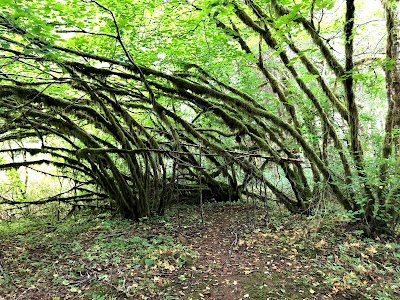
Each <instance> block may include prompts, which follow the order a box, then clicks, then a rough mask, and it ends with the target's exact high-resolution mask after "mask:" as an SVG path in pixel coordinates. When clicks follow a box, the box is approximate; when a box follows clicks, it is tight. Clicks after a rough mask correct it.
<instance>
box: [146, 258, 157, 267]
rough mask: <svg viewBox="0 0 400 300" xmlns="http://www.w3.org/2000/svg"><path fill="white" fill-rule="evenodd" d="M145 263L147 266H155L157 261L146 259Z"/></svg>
mask: <svg viewBox="0 0 400 300" xmlns="http://www.w3.org/2000/svg"><path fill="white" fill-rule="evenodd" d="M144 263H145V264H146V266H152V265H154V263H155V260H154V259H152V258H146V259H145V260H144Z"/></svg>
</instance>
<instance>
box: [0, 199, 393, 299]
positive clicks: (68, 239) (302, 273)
mask: <svg viewBox="0 0 400 300" xmlns="http://www.w3.org/2000/svg"><path fill="white" fill-rule="evenodd" d="M264 215H265V213H264V209H263V207H262V206H257V207H256V206H252V205H248V204H243V203H237V204H225V205H221V204H218V203H217V204H207V205H206V206H205V209H204V223H202V222H201V221H200V219H201V218H200V214H199V210H198V208H193V207H189V206H185V207H182V206H181V207H179V208H175V209H173V210H171V211H170V212H169V214H168V215H167V216H166V217H162V218H156V219H152V220H142V221H141V222H137V223H132V222H129V221H126V220H120V219H117V218H114V219H113V218H110V217H109V216H107V215H103V216H99V217H96V218H95V217H90V216H85V215H83V214H80V215H77V216H75V217H73V218H69V219H68V220H64V221H63V222H48V220H45V219H42V220H40V219H36V220H29V219H24V220H19V221H18V222H16V221H14V222H3V223H0V299H51V300H56V299H97V300H100V299H170V300H172V299H221V300H223V299H226V300H230V299H233V300H234V299H400V264H399V263H400V244H399V239H398V238H393V237H391V238H389V237H382V238H376V239H368V238H363V237H362V232H361V231H357V230H352V228H351V226H350V225H349V223H347V222H344V221H343V220H341V219H343V218H342V217H341V216H340V215H339V214H332V212H330V213H328V212H327V213H326V214H320V215H319V216H314V217H305V216H289V215H288V214H286V213H285V212H283V211H279V210H275V212H274V214H273V215H271V216H270V220H269V222H265V220H264V218H263V217H264Z"/></svg>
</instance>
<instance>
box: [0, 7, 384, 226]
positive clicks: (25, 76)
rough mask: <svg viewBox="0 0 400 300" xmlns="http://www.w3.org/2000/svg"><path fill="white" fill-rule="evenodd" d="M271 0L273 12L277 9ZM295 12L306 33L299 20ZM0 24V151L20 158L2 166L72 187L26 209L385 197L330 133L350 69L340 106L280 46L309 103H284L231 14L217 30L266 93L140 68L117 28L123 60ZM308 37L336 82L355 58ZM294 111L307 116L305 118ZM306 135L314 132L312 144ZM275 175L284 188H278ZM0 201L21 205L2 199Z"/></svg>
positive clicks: (133, 214)
mask: <svg viewBox="0 0 400 300" xmlns="http://www.w3.org/2000/svg"><path fill="white" fill-rule="evenodd" d="M273 2H274V3H275V9H276V13H278V14H281V15H284V14H285V13H288V12H287V11H285V10H284V8H283V7H280V6H279V5H278V4H277V3H276V1H273ZM252 9H253V13H254V14H260V13H263V12H262V11H261V10H260V11H257V10H258V9H259V8H258V7H257V6H253V7H252ZM235 13H236V16H237V19H238V20H239V21H240V22H242V24H244V25H245V26H248V27H249V28H250V29H252V30H253V31H254V32H255V33H256V34H259V35H260V42H261V41H262V42H263V43H265V45H266V46H267V47H270V48H271V49H275V48H276V47H277V43H278V42H277V41H276V40H275V39H274V38H273V36H272V35H271V33H270V31H269V30H270V29H269V27H268V26H269V25H268V26H267V25H266V24H264V26H263V27H259V26H258V25H257V24H256V23H255V22H254V19H255V18H254V16H251V15H248V14H247V13H246V12H245V11H244V10H241V9H240V8H239V7H236V12H235ZM349 17H351V15H349ZM296 21H297V22H299V23H303V24H302V25H303V26H304V28H305V29H306V30H307V29H310V26H311V25H310V24H308V23H307V21H306V20H304V19H301V18H299V19H298V20H296ZM0 25H1V27H2V32H3V34H2V40H5V41H7V43H8V44H9V45H11V46H9V47H7V48H3V49H2V51H3V52H4V53H6V54H7V55H4V56H3V57H2V62H3V71H2V73H1V75H0V76H1V86H0V107H1V108H0V119H1V127H0V130H1V132H0V142H1V143H2V149H1V151H2V152H3V153H12V154H13V155H24V156H25V157H26V156H27V155H28V156H29V159H26V160H24V161H22V162H21V161H19V162H10V163H3V164H2V165H1V166H0V168H1V169H3V170H5V169H10V168H19V167H21V166H24V167H27V168H35V167H36V166H38V165H41V164H50V165H53V166H55V167H57V168H58V169H59V170H61V171H62V172H61V173H60V174H61V175H60V174H58V175H55V174H48V175H49V176H51V175H53V176H61V177H63V178H67V179H69V180H71V181H72V182H74V187H73V188H72V189H70V190H67V191H65V192H64V193H61V194H58V195H54V196H51V197H49V198H47V199H42V200H41V201H39V202H36V204H38V203H41V204H44V203H50V202H63V203H67V204H70V205H88V206H90V205H91V204H92V203H101V205H102V206H103V207H105V208H109V209H112V210H114V211H118V212H120V213H121V214H123V215H124V216H125V217H128V218H133V219H138V218H141V217H146V216H151V215H153V214H163V213H164V211H165V209H166V208H167V207H168V206H169V205H170V204H172V203H176V202H177V201H181V202H184V203H186V202H195V201H198V199H200V200H202V201H208V200H211V199H213V200H215V201H237V200H239V199H240V198H241V197H243V195H247V196H248V195H250V194H251V195H250V196H254V197H259V199H263V197H268V198H270V199H274V200H276V201H278V202H279V203H282V204H283V205H284V206H285V207H286V208H287V209H288V210H289V211H291V212H302V213H310V212H312V208H313V205H314V204H315V202H316V201H318V196H319V195H320V194H321V187H322V188H324V189H326V190H327V191H328V192H329V194H330V196H331V197H332V198H334V199H336V200H337V201H338V202H339V203H340V204H341V205H342V206H343V207H344V208H346V209H347V210H353V211H357V210H359V209H360V206H359V203H358V202H357V201H356V200H355V193H356V192H360V193H362V194H363V195H366V198H367V199H370V202H368V203H367V206H366V210H367V213H370V214H371V212H368V207H369V208H371V207H372V206H373V205H374V201H378V200H379V201H380V200H382V199H384V196H385V194H384V193H380V194H379V193H378V195H376V194H375V193H374V192H372V189H373V187H371V186H368V185H362V186H360V187H357V189H358V190H359V191H358V190H357V191H355V188H353V187H354V186H353V185H352V184H353V183H352V178H353V176H354V174H358V175H359V177H361V178H362V177H363V175H362V174H364V173H363V168H364V165H363V162H362V157H361V155H362V151H361V150H360V149H359V148H357V147H359V140H358V139H359V137H358V136H357V134H350V136H351V139H352V140H351V141H350V143H349V145H348V144H347V143H346V144H343V142H342V140H341V139H340V138H339V134H340V130H341V129H340V128H347V129H346V130H349V132H350V133H354V132H356V131H357V128H355V126H356V125H357V124H356V123H354V122H355V121H354V119H353V116H355V115H354V114H349V110H351V109H354V107H352V106H351V103H352V101H353V100H354V99H353V98H354V95H353V98H352V90H351V89H352V87H351V84H352V82H351V78H350V79H348V80H341V81H340V82H341V83H342V84H343V89H344V90H345V91H346V92H347V98H348V99H347V102H343V101H341V100H339V98H338V96H337V94H335V91H333V90H332V89H330V87H329V86H328V84H327V82H326V81H324V79H323V77H322V76H321V74H320V73H319V71H318V69H317V68H316V67H315V65H314V64H313V63H312V62H311V61H310V60H308V59H307V57H306V56H304V55H303V56H301V61H300V63H301V64H302V66H303V67H305V68H306V69H307V70H308V73H309V74H310V76H314V77H313V78H318V88H319V89H320V91H321V93H323V95H324V96H323V97H322V98H321V97H317V96H316V95H315V93H314V92H313V91H312V90H311V89H310V88H309V87H308V86H307V84H306V83H305V82H304V81H303V79H302V78H301V77H300V76H299V75H298V74H297V71H296V69H295V68H294V67H293V66H292V65H291V64H290V63H289V58H288V56H287V54H286V52H280V53H279V54H278V56H279V59H280V60H281V62H282V63H283V66H284V67H285V68H286V72H287V74H289V75H288V76H291V78H292V79H293V80H294V82H295V84H297V86H298V92H301V93H302V96H301V97H305V99H307V101H303V102H302V103H301V105H300V104H296V107H295V105H293V104H292V102H291V101H290V99H292V97H293V96H296V97H299V96H298V94H296V95H293V93H294V92H293V90H288V89H287V88H286V87H285V85H283V84H282V82H280V80H279V79H278V78H277V74H274V72H273V71H272V70H270V69H268V68H267V67H266V66H264V63H263V60H262V57H261V55H259V56H258V54H257V53H254V52H253V50H251V49H250V47H249V46H248V45H247V44H246V40H245V39H244V38H243V37H242V36H241V34H240V31H239V30H238V28H237V27H236V26H235V24H233V23H232V24H230V25H229V24H225V23H223V22H221V21H217V22H216V25H217V26H218V27H219V28H220V29H221V30H222V31H223V32H226V34H227V35H231V36H232V37H233V38H234V39H235V41H236V42H237V43H238V45H239V46H240V48H241V50H242V51H243V53H245V54H246V55H250V56H253V57H254V60H253V62H254V68H255V69H256V70H257V72H258V74H259V76H260V77H262V78H264V79H265V81H266V84H265V87H264V88H265V89H267V91H268V93H269V95H273V96H271V97H268V98H262V99H259V98H254V97H252V96H250V95H248V94H246V93H244V92H242V91H241V90H238V89H236V88H235V87H233V86H230V85H228V84H226V83H224V82H221V81H220V80H218V78H215V77H214V76H212V75H210V74H209V73H208V72H207V71H206V70H204V69H203V68H201V67H200V66H197V65H195V64H187V65H184V66H182V67H181V68H180V69H176V70H175V71H174V72H162V71H159V70H157V69H155V68H151V67H148V66H143V65H140V63H138V62H136V61H135V58H134V57H131V55H130V54H129V52H128V50H126V48H125V47H124V44H123V42H122V40H121V37H120V36H119V33H118V34H117V35H116V36H115V39H116V40H117V41H119V42H120V45H121V49H122V50H123V53H124V55H123V56H122V57H121V58H120V59H111V58H108V57H102V56H98V55H95V54H92V53H87V52H83V51H78V50H73V49H69V48H64V47H62V46H58V45H56V44H52V43H51V42H49V41H46V40H41V39H39V38H37V37H35V36H33V35H32V36H30V35H29V34H28V33H27V32H26V31H25V30H24V29H23V28H21V27H19V26H17V25H16V24H14V23H13V22H12V21H10V20H9V19H7V18H5V17H1V19H0ZM271 26H272V25H271ZM307 26H308V27H307ZM350 29H351V28H350ZM350 31H351V30H350ZM309 34H310V35H311V36H312V38H313V39H314V40H315V43H316V46H317V48H318V49H320V51H321V52H322V54H323V56H324V57H325V59H326V60H327V61H328V63H329V67H330V68H331V75H332V76H336V77H337V78H341V77H342V76H343V74H345V72H346V70H347V69H346V68H351V67H352V65H351V64H350V65H348V66H347V65H346V67H343V66H342V65H341V64H340V63H339V62H338V61H337V60H335V58H334V57H333V56H331V55H330V54H329V49H328V48H327V47H326V45H325V44H324V42H323V40H322V39H321V40H318V36H315V35H314V36H313V31H312V30H309ZM288 45H289V46H290V49H289V50H290V51H291V52H292V53H295V54H296V53H299V52H300V50H299V49H298V48H297V47H296V46H295V44H293V43H289V44H288ZM349 45H351V43H349ZM349 47H350V46H349ZM289 50H288V51H289ZM346 50H348V51H350V50H351V49H346ZM260 53H261V52H260ZM7 68H8V70H9V71H8V72H6V71H7ZM5 70H6V71H5ZM31 74H36V76H32V75H31ZM327 107H328V108H327ZM304 111H311V112H312V115H313V117H311V118H310V119H308V120H304V118H305V115H303V114H302V112H304ZM333 124H336V125H333ZM338 128H339V129H338ZM354 128H355V129H354ZM311 134H313V136H320V137H321V138H320V139H319V140H317V141H316V140H315V139H313V138H312V136H311ZM388 156H389V155H388ZM332 161H337V167H336V170H333V169H332V168H330V162H332ZM383 169H384V168H383ZM385 170H386V171H387V168H386V169H385ZM382 174H384V172H383V173H382ZM282 178H283V179H282ZM281 180H284V181H285V182H286V183H287V184H285V185H280V184H279V182H280V181H281ZM254 184H256V185H257V186H258V187H260V191H262V192H261V193H260V192H257V193H256V192H254V191H253V192H251V189H249V188H248V186H251V185H254ZM288 187H289V188H288ZM349 187H352V188H351V189H349ZM382 201H384V200H382ZM1 202H2V204H8V205H18V204H19V202H18V201H14V200H13V199H2V200H1Z"/></svg>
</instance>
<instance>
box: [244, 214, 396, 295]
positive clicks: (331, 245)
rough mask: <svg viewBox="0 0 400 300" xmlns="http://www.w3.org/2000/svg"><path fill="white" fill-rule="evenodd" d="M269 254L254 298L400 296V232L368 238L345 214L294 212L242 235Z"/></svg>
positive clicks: (253, 281) (254, 282) (250, 287)
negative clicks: (304, 214) (347, 219)
mask: <svg viewBox="0 0 400 300" xmlns="http://www.w3.org/2000/svg"><path fill="white" fill-rule="evenodd" d="M242 245H243V246H244V247H246V248H251V249H255V251H256V252H258V253H259V254H260V255H262V256H263V258H264V259H265V263H264V265H265V268H264V272H255V273H253V274H252V275H250V276H249V278H247V279H245V281H244V285H245V286H246V289H247V291H248V292H249V296H250V298H251V299H381V300H384V299H400V244H399V238H398V236H381V237H377V238H375V239H371V238H365V237H364V236H363V231H361V230H356V229H354V226H353V225H352V224H351V223H348V222H345V221H343V218H342V216H340V215H334V214H330V215H324V216H323V217H321V216H313V217H305V216H288V215H286V217H285V218H284V219H280V221H276V220H275V221H271V222H270V223H269V224H268V225H267V226H266V227H263V228H257V229H255V230H254V231H253V232H252V233H250V234H248V235H246V237H245V238H244V240H243V241H242Z"/></svg>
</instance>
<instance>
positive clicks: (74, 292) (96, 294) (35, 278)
mask: <svg viewBox="0 0 400 300" xmlns="http://www.w3.org/2000/svg"><path fill="white" fill-rule="evenodd" d="M156 223H157V221H155V223H153V224H146V223H143V222H139V223H131V222H129V221H126V220H121V219H110V220H104V219H96V218H87V217H86V218H84V217H81V216H80V217H79V220H78V219H70V220H67V221H66V222H62V223H57V224H56V223H53V224H52V223H50V222H46V221H43V222H41V221H39V220H36V221H29V220H20V221H19V222H13V223H2V224H1V225H0V235H1V236H2V241H3V244H4V245H5V246H4V249H1V250H2V253H3V256H4V257H3V258H2V262H3V263H2V267H3V272H2V274H0V299H16V298H17V297H21V299H33V298H35V299H38V297H39V298H41V297H42V298H43V299H44V298H46V299H121V298H135V299H136V298H137V299H153V298H154V297H156V296H157V297H162V298H163V299H176V297H174V296H173V291H172V286H173V283H174V281H175V280H179V277H180V276H182V275H183V270H184V267H186V265H188V264H191V263H192V262H193V261H194V260H195V259H196V253H195V252H194V251H192V250H190V249H189V248H188V247H185V246H183V245H181V244H180V243H179V242H177V241H176V240H174V239H173V237H172V236H171V235H168V234H167V233H163V232H162V231H163V230H162V229H161V228H160V230H157V224H156ZM44 291H46V294H43V292H44Z"/></svg>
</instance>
